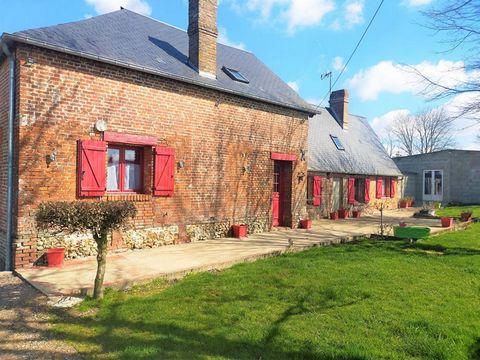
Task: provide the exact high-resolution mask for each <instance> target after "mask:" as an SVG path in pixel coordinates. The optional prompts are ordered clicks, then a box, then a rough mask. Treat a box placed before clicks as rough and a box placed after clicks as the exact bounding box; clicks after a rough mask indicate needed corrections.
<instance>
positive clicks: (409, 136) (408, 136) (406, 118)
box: [387, 113, 415, 155]
mask: <svg viewBox="0 0 480 360" xmlns="http://www.w3.org/2000/svg"><path fill="white" fill-rule="evenodd" d="M414 123H415V119H414V117H413V116H412V115H410V114H404V113H402V114H398V115H397V117H396V118H395V120H394V121H393V124H392V126H391V127H390V128H389V129H388V130H387V131H389V132H391V133H392V134H393V137H394V139H395V140H396V142H397V144H398V147H399V148H400V150H401V151H403V152H404V153H405V154H407V155H413V154H414V152H415V126H414Z"/></svg>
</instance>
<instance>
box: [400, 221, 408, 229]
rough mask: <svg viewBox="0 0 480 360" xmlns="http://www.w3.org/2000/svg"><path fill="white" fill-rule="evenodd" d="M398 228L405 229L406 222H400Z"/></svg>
mask: <svg viewBox="0 0 480 360" xmlns="http://www.w3.org/2000/svg"><path fill="white" fill-rule="evenodd" d="M399 226H400V227H401V228H404V227H407V223H406V222H401V223H400V224H399Z"/></svg>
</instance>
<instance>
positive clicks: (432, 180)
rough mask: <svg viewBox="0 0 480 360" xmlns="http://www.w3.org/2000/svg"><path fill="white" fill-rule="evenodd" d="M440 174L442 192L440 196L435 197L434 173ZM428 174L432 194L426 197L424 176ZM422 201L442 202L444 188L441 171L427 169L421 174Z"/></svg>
mask: <svg viewBox="0 0 480 360" xmlns="http://www.w3.org/2000/svg"><path fill="white" fill-rule="evenodd" d="M437 171H438V172H440V174H441V177H442V191H441V193H440V194H438V195H435V173H436V172H437ZM427 172H429V173H431V174H432V178H431V180H430V181H431V186H432V194H430V195H426V194H425V174H426V173H427ZM422 174H423V175H422V200H423V201H443V189H444V188H445V177H444V175H443V174H444V173H443V170H441V169H427V170H423V173H422Z"/></svg>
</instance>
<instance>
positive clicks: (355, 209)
mask: <svg viewBox="0 0 480 360" xmlns="http://www.w3.org/2000/svg"><path fill="white" fill-rule="evenodd" d="M362 211H363V206H362V205H360V204H356V205H355V206H354V207H353V210H352V217H353V218H354V219H358V218H359V217H360V216H361V215H362Z"/></svg>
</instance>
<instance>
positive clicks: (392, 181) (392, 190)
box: [390, 177, 397, 199]
mask: <svg viewBox="0 0 480 360" xmlns="http://www.w3.org/2000/svg"><path fill="white" fill-rule="evenodd" d="M396 184H397V183H396V182H395V178H393V177H392V178H391V179H390V197H391V198H392V199H393V198H394V197H395V191H396Z"/></svg>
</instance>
